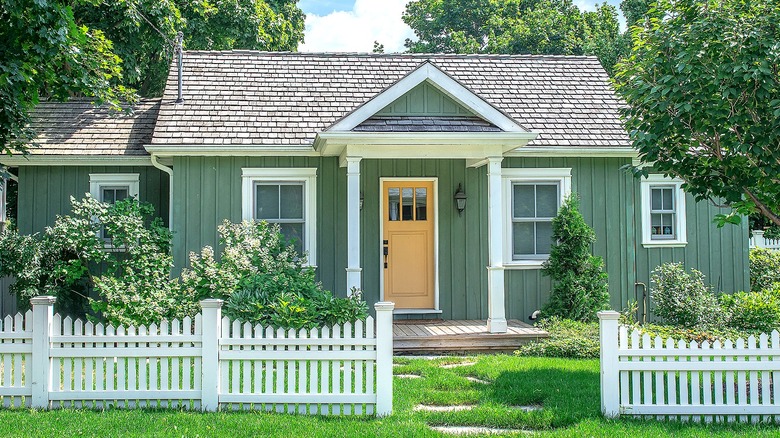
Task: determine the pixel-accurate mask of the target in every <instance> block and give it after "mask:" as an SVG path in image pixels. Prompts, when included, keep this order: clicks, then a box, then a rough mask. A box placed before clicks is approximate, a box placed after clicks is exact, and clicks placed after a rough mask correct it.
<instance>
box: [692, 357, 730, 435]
mask: <svg viewBox="0 0 780 438" xmlns="http://www.w3.org/2000/svg"><path fill="white" fill-rule="evenodd" d="M691 342H693V341H691ZM701 349H702V351H703V352H704V356H703V357H702V361H703V362H712V356H707V351H708V350H709V349H710V343H709V341H702V343H701ZM702 369H704V370H705V371H704V372H702V384H701V386H702V404H704V405H705V406H710V405H712V376H711V374H712V373H710V372H709V370H707V367H706V364H705V365H703V366H702ZM721 388H723V385H721ZM704 421H705V422H706V423H712V415H705V416H704Z"/></svg>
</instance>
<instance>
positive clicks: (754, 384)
mask: <svg viewBox="0 0 780 438" xmlns="http://www.w3.org/2000/svg"><path fill="white" fill-rule="evenodd" d="M747 348H748V349H749V350H755V349H756V337H755V336H753V335H750V337H748V340H747ZM748 360H749V361H750V362H756V361H758V356H752V355H751V356H750V357H748ZM748 393H749V396H748V399H747V402H748V404H750V405H753V406H755V405H757V404H758V371H750V372H749V373H748ZM759 418H760V416H759V415H751V416H750V422H751V423H758V420H759Z"/></svg>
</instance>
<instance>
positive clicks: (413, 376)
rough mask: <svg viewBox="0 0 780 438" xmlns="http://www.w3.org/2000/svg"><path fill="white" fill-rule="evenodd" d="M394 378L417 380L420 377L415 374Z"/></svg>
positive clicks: (400, 375) (398, 375)
mask: <svg viewBox="0 0 780 438" xmlns="http://www.w3.org/2000/svg"><path fill="white" fill-rule="evenodd" d="M395 377H398V378H399V379H419V378H420V376H418V375H417V374H396V375H395Z"/></svg>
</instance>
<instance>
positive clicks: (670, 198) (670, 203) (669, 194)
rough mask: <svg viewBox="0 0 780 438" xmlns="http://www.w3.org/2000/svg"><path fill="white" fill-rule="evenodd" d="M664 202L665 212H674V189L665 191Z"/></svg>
mask: <svg viewBox="0 0 780 438" xmlns="http://www.w3.org/2000/svg"><path fill="white" fill-rule="evenodd" d="M663 193H664V201H663V203H662V205H663V208H664V210H667V211H669V210H674V192H673V191H672V189H664V190H663Z"/></svg>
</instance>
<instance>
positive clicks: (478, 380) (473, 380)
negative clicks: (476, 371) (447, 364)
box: [466, 376, 490, 385]
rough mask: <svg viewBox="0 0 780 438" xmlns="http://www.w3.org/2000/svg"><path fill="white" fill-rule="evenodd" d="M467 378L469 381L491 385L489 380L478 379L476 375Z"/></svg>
mask: <svg viewBox="0 0 780 438" xmlns="http://www.w3.org/2000/svg"><path fill="white" fill-rule="evenodd" d="M466 380H468V381H469V382H474V383H479V384H480V385H490V382H488V381H487V380H482V379H478V378H476V377H471V376H466Z"/></svg>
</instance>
